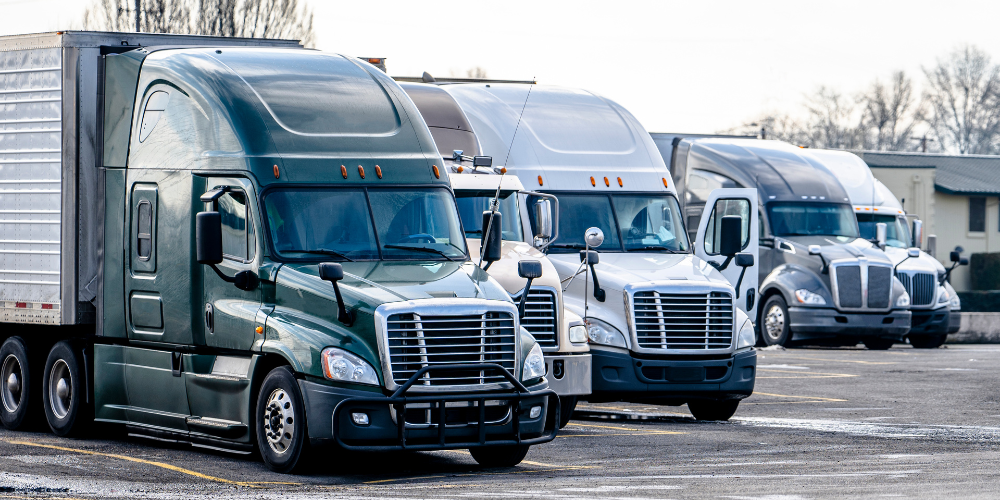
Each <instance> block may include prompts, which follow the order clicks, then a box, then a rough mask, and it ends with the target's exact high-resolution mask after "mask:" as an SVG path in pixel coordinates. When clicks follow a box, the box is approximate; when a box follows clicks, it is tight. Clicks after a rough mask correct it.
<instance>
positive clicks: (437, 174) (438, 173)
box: [431, 165, 441, 179]
mask: <svg viewBox="0 0 1000 500" xmlns="http://www.w3.org/2000/svg"><path fill="white" fill-rule="evenodd" d="M431 167H434V177H437V178H438V179H440V178H441V171H440V170H438V166H437V165H431Z"/></svg>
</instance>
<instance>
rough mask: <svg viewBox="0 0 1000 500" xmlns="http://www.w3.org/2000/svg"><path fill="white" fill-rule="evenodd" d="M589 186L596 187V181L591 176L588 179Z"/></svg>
mask: <svg viewBox="0 0 1000 500" xmlns="http://www.w3.org/2000/svg"><path fill="white" fill-rule="evenodd" d="M590 185H591V186H594V187H597V181H595V180H594V177H593V176H591V178H590Z"/></svg>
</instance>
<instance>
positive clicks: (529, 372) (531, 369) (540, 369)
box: [521, 344, 545, 380]
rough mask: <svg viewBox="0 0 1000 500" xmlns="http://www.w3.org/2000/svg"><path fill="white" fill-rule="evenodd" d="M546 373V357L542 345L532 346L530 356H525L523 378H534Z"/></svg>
mask: <svg viewBox="0 0 1000 500" xmlns="http://www.w3.org/2000/svg"><path fill="white" fill-rule="evenodd" d="M543 375H545V358H544V357H542V347H541V346H539V345H538V344H535V345H533V346H531V350H530V351H528V356H527V357H526V358H524V369H523V370H521V380H532V379H536V378H538V377H541V376H543Z"/></svg>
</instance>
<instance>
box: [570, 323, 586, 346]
mask: <svg viewBox="0 0 1000 500" xmlns="http://www.w3.org/2000/svg"><path fill="white" fill-rule="evenodd" d="M569 341H570V342H573V343H575V344H576V343H581V342H586V341H587V327H585V326H583V325H573V326H571V327H569Z"/></svg>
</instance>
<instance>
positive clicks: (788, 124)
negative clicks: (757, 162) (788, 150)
mask: <svg viewBox="0 0 1000 500" xmlns="http://www.w3.org/2000/svg"><path fill="white" fill-rule="evenodd" d="M717 133H719V134H726V135H743V136H757V137H758V138H760V139H772V140H777V141H785V142H789V143H792V144H795V145H797V146H806V145H808V142H809V136H808V134H806V133H805V131H804V129H803V126H802V124H801V123H799V122H798V121H796V120H795V119H793V118H792V117H790V116H788V115H785V114H779V113H767V114H764V115H761V116H760V117H759V118H757V119H756V120H752V121H749V122H746V123H744V124H742V125H740V126H737V127H733V128H730V129H726V130H720V131H718V132H717Z"/></svg>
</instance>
